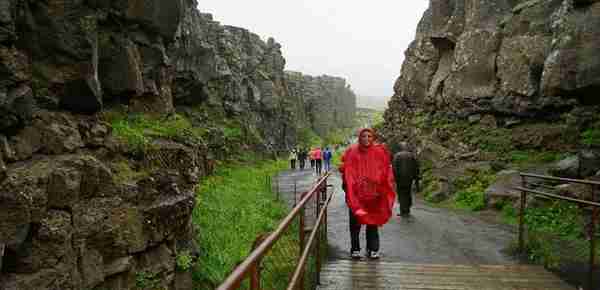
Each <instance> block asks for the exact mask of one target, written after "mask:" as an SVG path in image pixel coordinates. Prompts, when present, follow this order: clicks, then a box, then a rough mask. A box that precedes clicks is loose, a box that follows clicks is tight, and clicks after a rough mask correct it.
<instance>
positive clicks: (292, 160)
mask: <svg viewBox="0 0 600 290" xmlns="http://www.w3.org/2000/svg"><path fill="white" fill-rule="evenodd" d="M290 166H291V167H292V169H296V159H290Z"/></svg>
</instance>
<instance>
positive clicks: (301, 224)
mask: <svg viewBox="0 0 600 290" xmlns="http://www.w3.org/2000/svg"><path fill="white" fill-rule="evenodd" d="M295 188H296V181H295V180H294V190H295ZM305 195H306V192H303V193H302V194H301V195H300V196H301V198H300V199H304V196H305ZM305 207H306V204H305V205H304V206H303V207H302V209H300V214H299V216H298V218H299V219H300V220H299V222H298V223H299V226H298V231H299V232H298V238H299V252H298V259H300V258H301V257H302V253H303V252H304V242H305V240H306V238H305V236H306V233H305V232H304V214H305ZM303 277H304V275H301V276H300V282H299V283H298V289H304V278H303Z"/></svg>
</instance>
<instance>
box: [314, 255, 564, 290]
mask: <svg viewBox="0 0 600 290" xmlns="http://www.w3.org/2000/svg"><path fill="white" fill-rule="evenodd" d="M317 289H318V290H350V289H397V290H425V289H432V290H459V289H460V290H466V289H469V290H471V289H472V290H487V289H489V290H500V289H510V290H567V289H568V290H574V289H575V288H573V287H571V286H569V285H568V284H566V283H565V282H563V281H561V280H560V279H558V278H557V277H556V276H554V275H553V274H552V273H550V272H548V271H546V270H545V269H544V268H543V267H541V266H524V265H506V266H505V265H493V266H491V265H490V266H475V265H426V264H408V263H400V262H386V261H382V260H380V261H364V260H361V261H352V260H336V261H330V262H329V263H327V264H326V265H324V266H323V271H322V274H321V285H320V286H318V287H317Z"/></svg>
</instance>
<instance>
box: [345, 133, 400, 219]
mask: <svg viewBox="0 0 600 290" xmlns="http://www.w3.org/2000/svg"><path fill="white" fill-rule="evenodd" d="M365 130H369V129H363V130H361V133H362V132H363V131H365ZM369 131H371V132H372V130H369ZM359 136H360V134H359ZM342 162H343V164H342V165H341V166H340V168H339V169H340V172H342V175H343V178H344V182H345V184H346V204H347V205H348V207H349V208H350V209H351V210H352V212H353V213H354V215H355V216H356V218H357V220H358V222H359V223H360V224H366V225H383V224H385V223H387V221H388V220H389V219H390V217H391V216H392V208H393V207H394V202H395V200H396V192H395V191H394V175H393V172H392V166H391V161H390V152H389V151H388V149H387V148H386V146H385V145H383V144H378V143H373V144H370V145H369V146H363V145H360V141H359V144H354V145H352V146H351V147H350V148H349V149H348V150H346V152H344V155H343V156H342Z"/></svg>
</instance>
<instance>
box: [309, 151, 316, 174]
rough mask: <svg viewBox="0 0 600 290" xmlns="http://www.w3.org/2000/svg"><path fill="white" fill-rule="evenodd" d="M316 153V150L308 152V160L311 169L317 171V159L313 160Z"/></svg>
mask: <svg viewBox="0 0 600 290" xmlns="http://www.w3.org/2000/svg"><path fill="white" fill-rule="evenodd" d="M314 152H315V148H312V149H310V151H309V152H308V159H310V169H311V170H315V159H314V158H313V156H314Z"/></svg>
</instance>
